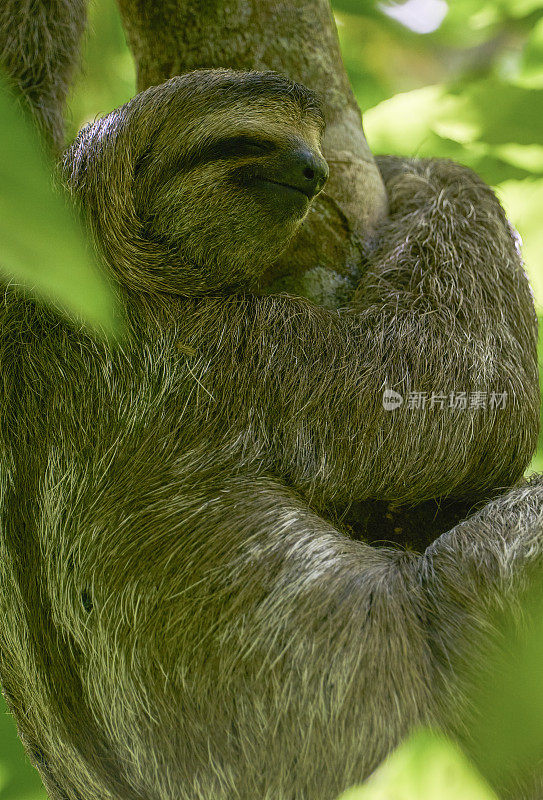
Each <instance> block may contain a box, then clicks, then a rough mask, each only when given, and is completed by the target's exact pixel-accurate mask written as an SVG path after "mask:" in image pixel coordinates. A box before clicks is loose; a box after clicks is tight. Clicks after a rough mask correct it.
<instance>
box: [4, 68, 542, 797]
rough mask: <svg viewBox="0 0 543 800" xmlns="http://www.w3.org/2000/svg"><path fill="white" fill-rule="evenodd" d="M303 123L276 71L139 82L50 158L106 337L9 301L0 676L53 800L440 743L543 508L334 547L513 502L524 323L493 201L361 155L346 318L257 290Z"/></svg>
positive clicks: (280, 224) (306, 113) (529, 338)
mask: <svg viewBox="0 0 543 800" xmlns="http://www.w3.org/2000/svg"><path fill="white" fill-rule="evenodd" d="M322 129H323V122H322V117H321V114H320V112H319V107H318V103H317V101H316V99H315V97H314V96H313V95H312V93H311V92H309V91H308V90H306V89H304V88H303V87H300V86H298V85H296V84H293V83H292V82H290V81H287V80H286V79H283V78H279V77H278V76H276V75H273V74H271V73H237V72H230V71H223V70H216V71H200V72H196V73H190V74H187V75H184V76H182V77H179V78H174V79H172V80H170V81H168V82H167V83H165V84H163V85H162V86H159V87H152V88H151V89H149V90H147V91H146V92H143V93H142V94H140V95H138V96H137V97H135V98H134V99H133V100H132V101H130V102H129V103H128V104H126V105H125V106H123V107H121V108H120V109H118V110H117V111H114V112H112V113H111V114H110V115H108V116H107V117H105V118H104V119H102V120H98V121H97V122H95V123H93V124H91V125H89V126H87V127H86V128H85V129H84V130H83V131H82V132H81V134H80V135H79V137H78V139H77V140H76V141H75V142H74V144H73V145H72V147H71V148H70V150H69V151H68V152H67V154H66V157H65V160H64V175H65V178H66V181H67V183H68V184H69V185H70V186H71V188H72V190H73V192H74V194H75V196H76V197H78V198H79V200H80V202H81V203H82V205H83V208H84V209H85V212H86V213H87V215H88V218H89V221H90V223H91V226H92V228H93V230H94V233H95V235H96V238H97V240H98V242H99V245H100V248H101V251H102V253H103V256H104V259H105V261H106V263H107V265H108V267H109V269H110V270H111V272H112V273H113V274H114V276H115V277H116V279H117V280H118V283H119V287H120V289H119V291H120V294H121V296H122V300H123V302H124V305H125V308H126V313H127V318H128V321H129V335H128V337H127V340H126V342H125V343H124V344H123V345H122V346H121V347H120V348H118V349H117V350H116V351H114V352H109V351H108V350H107V349H106V348H105V347H103V346H101V345H99V344H96V343H95V342H94V341H93V340H92V339H91V338H90V337H88V336H87V335H85V334H84V333H83V332H81V331H77V330H75V329H74V328H73V327H71V326H69V325H67V324H65V323H63V322H61V321H60V319H59V318H58V317H57V316H56V315H55V313H54V312H53V311H48V310H44V309H42V308H40V307H39V306H38V305H37V304H35V303H34V302H33V301H32V300H30V299H24V298H21V296H20V295H19V294H17V293H16V292H15V290H14V289H12V288H10V287H6V290H5V294H4V301H3V305H2V307H1V310H0V321H1V342H0V363H1V369H2V375H3V380H4V401H3V402H4V407H3V409H2V412H3V415H2V416H3V420H4V426H3V429H2V431H1V432H0V436H1V440H0V441H1V446H2V458H3V465H4V469H3V470H2V485H1V489H2V531H3V534H2V539H1V550H0V564H1V565H2V567H1V569H2V575H1V582H0V587H1V590H0V609H1V613H2V617H3V620H4V624H3V627H2V630H1V631H0V650H1V655H2V658H1V666H0V671H1V678H2V683H3V688H4V691H5V694H6V697H7V699H8V702H9V704H10V707H11V709H12V711H13V713H14V714H15V716H16V718H17V721H18V725H19V731H20V734H21V736H22V738H23V741H24V742H25V744H26V746H27V749H28V752H29V754H30V756H31V758H32V759H33V761H34V763H35V764H36V766H37V767H38V768H39V770H40V773H41V775H42V777H43V779H44V782H45V784H46V787H47V789H48V791H49V794H50V797H51V798H52V800H61V798H62V800H81V799H84V800H106V799H107V800H151V799H152V800H158V799H159V798H160V800H204V799H205V800H209V798H211V797H213V798H215V800H230V799H231V798H234V797H235V798H239V800H249V799H250V800H254V798H263V799H264V798H269V800H272V799H273V800H294V798H295V799H296V800H331V798H333V797H334V796H335V795H336V794H337V793H339V792H340V791H341V790H342V789H344V788H346V787H347V786H349V785H351V784H353V783H356V782H359V781H362V780H363V779H364V778H365V777H366V776H367V775H368V774H369V773H370V772H371V771H372V770H373V769H374V768H375V767H376V766H377V765H378V763H379V762H380V761H381V760H382V758H383V757H384V756H385V755H386V754H387V753H388V752H389V751H390V749H391V748H392V747H394V746H395V745H396V744H397V742H398V741H399V740H400V738H401V737H402V736H404V735H405V734H406V733H407V732H408V731H409V730H410V729H411V727H412V726H414V725H416V724H418V723H421V722H422V723H426V722H429V723H433V724H436V725H439V726H441V727H443V728H445V729H446V730H451V731H461V730H462V716H463V714H464V713H465V709H464V707H463V705H462V698H463V691H462V688H461V685H462V683H461V682H462V670H461V667H460V666H459V665H460V664H461V663H462V660H463V658H464V655H465V653H464V650H463V648H464V647H465V646H467V645H466V644H465V643H467V642H470V641H473V639H474V637H475V636H476V635H477V633H478V626H479V621H480V619H481V615H483V616H484V612H485V609H487V608H489V607H490V606H491V605H492V602H493V599H494V595H495V591H496V588H499V589H500V590H501V591H503V592H504V593H506V592H507V591H508V589H509V588H510V585H511V584H512V583H513V575H514V565H515V553H516V551H515V546H514V542H515V541H516V540H517V539H518V538H519V537H521V536H523V537H524V540H523V541H524V544H526V542H527V541H529V542H530V543H531V544H532V546H533V551H534V552H535V551H536V549H537V547H536V546H535V545H534V542H536V541H538V540H537V537H538V536H540V535H541V519H540V517H539V510H538V509H539V506H538V505H537V503H536V502H535V500H536V499H537V498H536V493H537V486H535V487H534V486H532V500H531V501H530V500H529V499H528V500H527V490H526V489H524V488H519V489H515V490H512V491H511V492H510V494H509V495H508V498H507V502H505V503H501V502H500V501H499V500H497V501H494V502H493V503H490V504H489V505H487V506H485V508H483V509H482V511H480V512H479V513H478V514H477V515H476V516H474V517H473V518H471V519H470V520H467V521H466V522H464V523H462V524H461V525H459V526H458V527H457V528H456V529H455V530H454V531H452V532H451V533H450V534H447V536H448V537H449V538H448V539H447V544H446V546H445V547H444V548H442V549H440V547H439V545H438V543H436V545H434V546H433V547H432V548H430V549H429V550H428V551H426V552H425V553H424V554H419V553H413V552H406V551H404V550H396V549H392V548H377V547H372V546H370V545H369V544H367V543H366V542H364V541H356V540H354V539H353V538H351V537H350V536H349V535H348V531H347V530H346V528H344V527H343V526H342V524H341V519H340V517H341V515H342V514H345V513H347V512H348V509H349V507H350V506H351V504H353V503H354V502H358V501H364V500H370V501H371V500H375V499H379V500H383V499H384V500H390V501H391V502H394V503H417V502H422V501H424V500H427V499H429V498H435V497H440V496H444V495H449V496H453V497H458V498H461V499H463V500H465V501H466V502H469V503H477V502H480V501H481V500H483V499H485V498H488V497H489V496H491V495H492V494H493V493H495V490H496V488H497V487H503V486H512V485H513V484H514V483H515V482H516V481H518V479H519V478H520V477H521V475H522V473H523V470H524V469H525V466H526V464H527V462H528V460H529V458H530V456H531V453H532V451H533V448H534V445H535V436H536V433H537V415H538V391H537V365H536V351H535V345H536V325H535V319H534V312H533V304H532V300H531V296H530V291H529V287H528V284H527V281H526V277H525V275H524V272H523V270H522V266H521V263H520V260H519V257H518V254H517V252H516V247H515V241H514V238H513V236H512V234H511V231H510V228H509V226H508V224H507V221H506V219H505V217H504V214H503V211H502V209H501V207H500V205H499V203H498V202H497V200H496V199H495V197H494V195H493V194H492V192H491V190H490V189H489V188H488V187H487V186H485V185H484V184H483V183H482V181H480V180H479V179H478V178H477V177H476V176H475V175H474V174H473V173H471V172H470V171H469V170H467V169H465V168H462V167H460V166H458V165H455V164H452V163H450V162H445V161H436V162H418V161H414V160H408V161H401V160H400V159H394V158H390V159H383V160H381V161H380V167H381V170H382V173H383V176H384V179H385V182H386V186H387V191H388V193H389V198H390V204H391V205H390V216H389V218H388V220H387V221H386V223H385V224H384V226H383V228H382V229H381V231H380V232H379V236H378V238H377V240H376V242H375V244H374V247H373V249H372V250H371V252H369V253H368V269H367V272H366V274H365V276H364V277H363V279H362V280H361V283H360V286H359V288H358V290H357V292H356V294H355V296H354V297H353V300H352V304H351V306H350V307H349V308H348V309H344V310H343V311H341V312H337V311H330V310H327V309H324V308H320V307H318V306H316V305H314V304H312V303H311V302H310V301H308V300H306V299H304V298H300V297H290V296H288V295H275V296H273V295H270V296H261V295H260V294H259V293H258V281H259V279H260V277H261V275H262V274H263V272H264V271H265V269H266V267H267V266H268V265H270V264H271V263H272V262H273V261H274V260H275V259H276V258H277V256H278V255H279V253H280V252H281V251H282V250H284V248H285V247H286V246H287V244H288V242H289V240H290V239H291V237H292V236H293V235H294V233H295V232H296V230H297V229H298V227H299V225H300V224H301V223H302V221H303V219H304V217H305V215H306V213H307V211H308V209H309V206H310V201H311V198H312V197H313V196H315V194H316V193H317V192H318V191H320V190H321V189H322V186H323V185H324V182H325V180H326V176H327V166H326V164H325V162H324V159H323V158H322V154H321V152H320V139H321V135H322ZM384 388H391V389H394V390H397V391H401V392H402V393H403V394H405V393H407V392H408V391H410V390H416V391H420V392H439V393H440V394H443V395H448V394H450V393H451V392H454V391H458V390H462V391H465V392H468V393H470V392H475V391H479V392H488V393H490V392H495V393H503V392H505V393H506V395H507V410H506V416H505V415H504V414H503V413H501V410H500V409H495V408H487V409H485V410H481V409H480V408H477V409H475V408H471V409H470V408H468V409H465V411H464V412H463V413H462V414H458V415H456V416H454V417H453V416H452V415H451V412H450V410H449V409H447V408H439V407H434V408H432V409H430V408H427V409H422V410H420V411H419V412H418V413H417V411H416V410H413V409H409V408H407V407H406V406H402V407H401V408H399V409H397V410H396V411H395V412H394V413H391V412H389V411H386V410H385V409H384V408H383V405H382V391H383V389H384ZM332 509H333V511H332ZM521 526H524V527H523V528H522V527H521ZM370 535H371V532H370V531H368V536H370ZM509 542H510V543H511V545H510V547H509ZM485 548H487V549H486V550H485ZM482 553H486V554H485V555H484V556H482V555H481V554H482ZM459 598H461V599H460V600H459ZM482 641H483V637H481V640H480V642H479V647H480V648H482V647H483V644H481V642H482Z"/></svg>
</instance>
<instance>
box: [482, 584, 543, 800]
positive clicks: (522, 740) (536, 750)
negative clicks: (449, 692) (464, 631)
mask: <svg viewBox="0 0 543 800" xmlns="http://www.w3.org/2000/svg"><path fill="white" fill-rule="evenodd" d="M541 577H542V574H541V569H537V570H534V571H533V575H531V581H530V582H529V588H528V590H527V591H526V592H525V594H524V596H523V597H521V599H520V608H521V609H522V617H521V618H520V615H519V616H518V617H516V618H512V615H511V613H510V610H507V608H506V610H505V611H504V612H503V616H501V615H499V616H498V615H497V617H496V621H495V625H494V629H495V631H496V633H497V637H496V641H497V645H498V646H497V648H496V651H495V652H494V653H492V654H491V655H490V657H488V658H487V659H486V664H485V668H484V670H481V669H476V672H475V689H474V692H473V695H472V702H473V705H474V707H475V708H476V709H477V716H476V718H475V720H474V722H473V724H472V726H471V731H470V733H471V735H472V739H473V741H472V744H471V745H470V750H471V755H472V756H473V758H474V761H475V762H476V763H477V765H478V766H479V767H480V769H481V770H482V771H483V772H484V774H485V775H487V776H488V777H489V778H490V779H491V780H492V781H493V782H495V783H496V785H499V786H502V787H504V788H505V789H506V790H507V789H510V788H511V787H513V786H514V785H515V784H516V781H517V779H519V778H521V779H527V778H529V776H530V775H533V774H535V773H536V772H540V769H541V759H542V758H543V724H542V720H543V684H542V680H541V676H542V671H543V590H542V588H541ZM501 637H503V639H502V638H501Z"/></svg>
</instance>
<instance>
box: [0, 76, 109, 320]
mask: <svg viewBox="0 0 543 800" xmlns="http://www.w3.org/2000/svg"><path fill="white" fill-rule="evenodd" d="M0 118H1V119H2V125H0V270H1V271H2V273H3V274H4V275H5V276H6V277H7V278H9V279H11V282H12V283H13V284H16V285H21V286H24V287H26V288H27V289H30V290H31V291H32V292H33V293H34V294H35V295H36V296H39V297H41V298H44V299H46V300H48V301H50V302H52V303H54V304H55V305H56V306H57V307H60V308H62V309H64V310H65V311H66V312H67V313H68V314H71V315H72V317H73V316H74V315H75V316H76V317H80V318H81V320H83V321H84V322H85V323H86V324H88V325H89V326H90V327H91V328H93V329H95V330H97V331H102V332H103V333H104V334H105V335H108V334H109V335H115V334H116V333H118V331H119V315H118V311H116V307H115V302H114V297H113V294H112V291H111V288H110V285H109V283H108V281H107V279H106V277H105V275H104V274H103V272H102V271H101V270H100V269H99V268H98V265H97V264H96V261H95V258H94V255H93V251H92V247H91V245H90V242H88V241H87V238H86V236H85V234H84V231H83V228H82V226H81V224H80V222H79V221H78V219H77V216H76V214H75V212H74V210H73V208H72V207H71V204H70V203H69V201H68V199H67V198H66V197H65V196H64V195H63V194H62V193H61V191H60V190H59V189H54V188H53V184H52V165H51V164H50V163H48V161H47V159H46V158H45V155H44V153H43V148H42V144H41V142H40V141H39V138H38V134H37V133H36V132H35V131H34V129H33V127H32V126H31V125H30V123H29V121H28V120H27V119H26V118H25V117H24V115H23V113H22V111H21V109H20V108H19V107H18V105H17V102H16V101H15V100H14V98H13V97H12V95H11V93H10V92H8V90H7V89H6V87H5V85H4V83H3V82H1V83H0Z"/></svg>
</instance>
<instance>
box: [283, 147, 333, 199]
mask: <svg viewBox="0 0 543 800" xmlns="http://www.w3.org/2000/svg"><path fill="white" fill-rule="evenodd" d="M283 168H284V171H283V179H284V181H285V183H287V184H289V185H290V186H294V187H295V188H296V189H299V190H300V191H301V192H303V193H304V194H306V195H307V196H308V197H309V198H310V199H311V198H312V197H314V196H315V195H316V194H318V193H319V192H320V190H321V189H322V187H323V186H324V184H325V183H326V181H327V180H328V172H329V170H328V164H327V163H326V161H325V160H324V158H323V157H322V156H321V155H318V154H317V153H314V152H312V151H311V150H309V149H306V148H303V149H302V148H300V149H298V150H294V151H293V152H291V153H289V155H288V156H287V158H286V159H285V162H284V163H283Z"/></svg>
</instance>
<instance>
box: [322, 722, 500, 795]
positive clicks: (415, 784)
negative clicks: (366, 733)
mask: <svg viewBox="0 0 543 800" xmlns="http://www.w3.org/2000/svg"><path fill="white" fill-rule="evenodd" d="M438 798H439V800H497V798H496V795H495V793H494V792H493V791H492V789H491V788H490V787H489V786H488V784H487V783H486V781H485V780H484V779H483V778H482V777H481V775H480V774H479V773H478V772H477V770H476V769H475V767H474V766H473V765H472V764H470V762H469V760H468V759H467V757H466V756H465V755H464V754H463V753H462V751H461V750H460V749H459V748H458V747H457V746H456V745H455V744H453V743H452V742H450V741H448V740H447V739H445V738H444V737H443V736H438V735H437V734H434V733H432V732H431V731H427V730H423V731H419V732H418V733H415V734H414V735H413V736H411V738H410V739H408V740H407V741H406V742H404V743H403V744H402V745H400V747H398V749H397V750H396V751H395V752H394V753H392V754H391V755H390V756H389V757H388V758H387V759H386V761H384V762H383V764H381V766H380V767H379V768H378V769H377V770H376V771H375V772H374V773H373V775H372V776H371V778H370V779H369V780H368V781H366V783H365V784H364V785H362V786H359V787H355V788H353V789H349V790H348V791H347V792H344V793H343V794H342V795H341V796H340V798H338V800H438Z"/></svg>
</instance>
